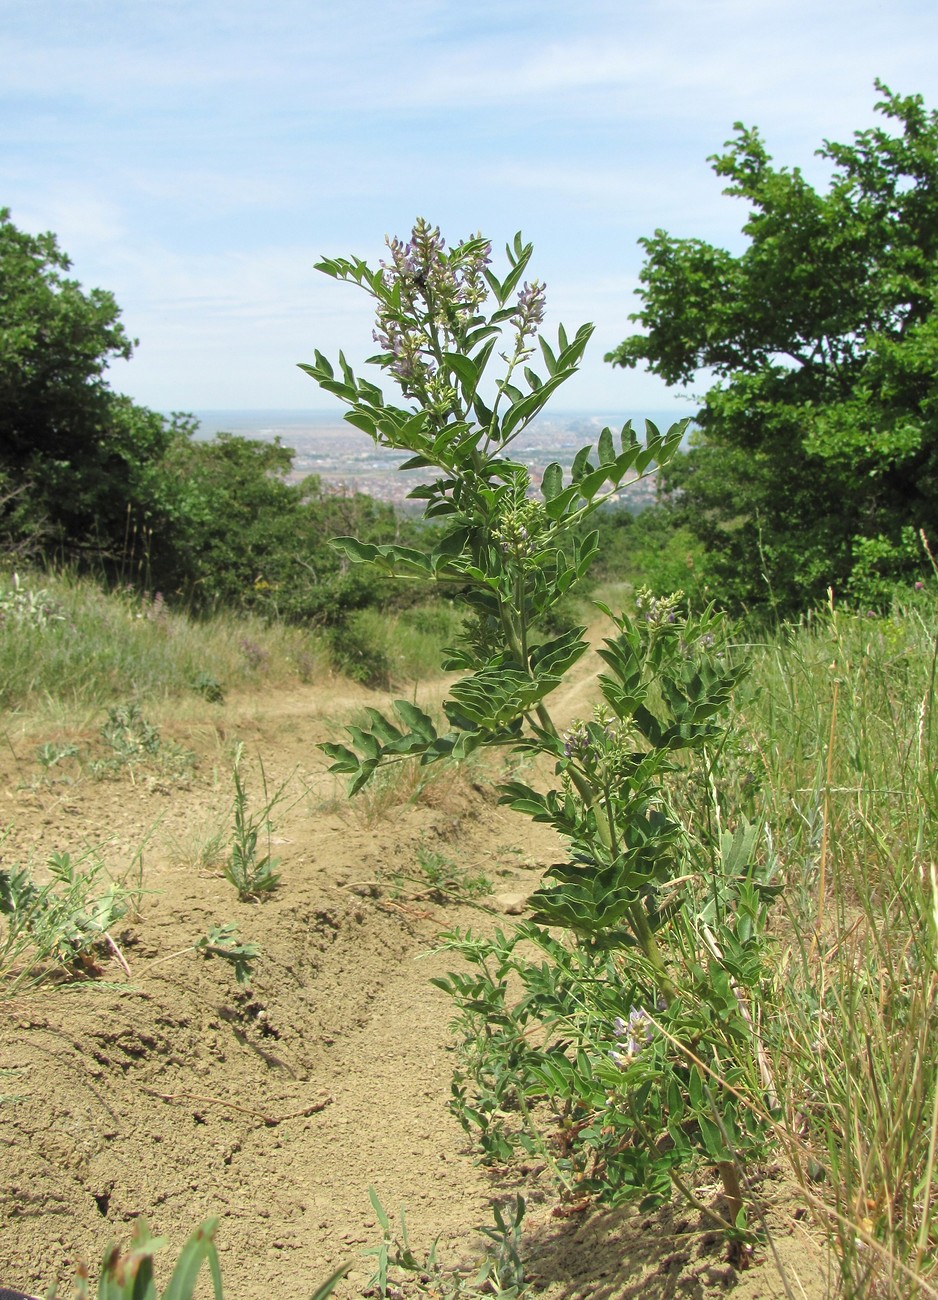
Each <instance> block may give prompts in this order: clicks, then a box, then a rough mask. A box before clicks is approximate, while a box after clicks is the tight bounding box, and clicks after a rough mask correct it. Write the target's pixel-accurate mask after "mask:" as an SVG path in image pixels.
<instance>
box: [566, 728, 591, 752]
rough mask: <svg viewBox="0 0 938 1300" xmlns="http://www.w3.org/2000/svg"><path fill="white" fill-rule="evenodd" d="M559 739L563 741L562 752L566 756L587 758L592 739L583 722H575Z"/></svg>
mask: <svg viewBox="0 0 938 1300" xmlns="http://www.w3.org/2000/svg"><path fill="white" fill-rule="evenodd" d="M560 739H561V740H562V741H563V752H564V754H565V755H566V756H567V758H587V757H589V755H590V753H591V751H592V741H591V739H590V733H589V731H588V730H587V727H586V723H585V722H582V721H580V722H575V723H574V724H573V726H572V727H571V728H570V729H569V731H565V732H564V733H563V734H562V735H561V737H560Z"/></svg>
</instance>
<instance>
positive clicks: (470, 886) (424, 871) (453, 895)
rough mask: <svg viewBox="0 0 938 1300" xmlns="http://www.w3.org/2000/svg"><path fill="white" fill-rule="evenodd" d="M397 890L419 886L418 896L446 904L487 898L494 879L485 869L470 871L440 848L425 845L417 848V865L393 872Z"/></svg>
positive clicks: (401, 891)
mask: <svg viewBox="0 0 938 1300" xmlns="http://www.w3.org/2000/svg"><path fill="white" fill-rule="evenodd" d="M391 883H392V885H393V887H394V890H395V893H397V894H400V893H403V892H404V891H405V888H409V889H410V890H411V891H412V890H413V887H414V886H416V889H417V894H416V896H417V897H419V898H432V899H435V900H436V901H437V902H441V903H445V902H452V901H459V900H462V899H466V900H469V901H472V900H476V899H480V898H485V897H486V896H487V895H488V894H491V892H492V882H491V880H490V879H489V878H488V876H487V875H485V873H484V872H482V871H476V872H473V871H470V870H469V869H468V868H466V867H462V866H460V865H459V864H458V863H456V862H454V861H453V860H452V858H448V857H446V855H445V854H443V853H440V851H439V850H438V849H431V848H428V846H427V845H426V844H420V845H418V847H417V865H416V868H415V869H414V870H413V871H411V872H406V871H395V872H393V873H392V875H391Z"/></svg>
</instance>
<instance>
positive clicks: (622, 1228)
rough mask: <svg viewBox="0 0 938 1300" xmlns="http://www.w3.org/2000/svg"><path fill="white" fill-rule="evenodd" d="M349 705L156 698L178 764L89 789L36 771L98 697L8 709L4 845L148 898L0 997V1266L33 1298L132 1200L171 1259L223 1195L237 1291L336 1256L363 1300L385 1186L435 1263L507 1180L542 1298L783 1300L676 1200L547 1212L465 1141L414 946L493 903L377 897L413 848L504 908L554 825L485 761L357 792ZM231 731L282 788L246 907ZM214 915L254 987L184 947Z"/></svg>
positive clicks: (460, 1247) (483, 1215)
mask: <svg viewBox="0 0 938 1300" xmlns="http://www.w3.org/2000/svg"><path fill="white" fill-rule="evenodd" d="M366 703H370V704H379V705H380V703H381V700H380V698H377V697H374V696H372V695H371V694H370V693H366V692H364V691H359V690H357V689H356V688H354V687H349V686H348V685H347V684H344V683H342V682H339V681H332V682H327V683H323V684H321V685H319V686H316V685H311V686H309V687H304V688H302V689H299V690H296V689H293V690H290V691H279V692H277V691H265V692H263V693H259V694H257V695H255V696H253V697H243V698H240V699H230V700H229V701H227V702H225V703H223V704H219V705H209V704H207V703H201V702H200V703H198V704H197V705H195V706H194V708H193V711H192V713H191V714H189V715H188V716H187V717H186V719H185V721H184V722H181V721H179V720H178V715H177V720H176V721H173V719H172V718H171V717H169V716H167V717H166V718H165V719H160V717H159V716H155V717H153V718H152V720H153V721H154V722H157V723H159V724H160V727H161V734H162V737H163V741H164V745H165V744H167V743H168V742H169V741H175V742H177V743H178V744H179V745H181V746H184V747H186V748H188V749H190V750H192V751H193V752H194V753H195V755H196V758H197V765H196V766H195V768H194V770H192V771H191V772H190V773H189V774H188V776H186V775H185V773H183V777H184V779H181V780H180V779H179V776H180V773H179V772H178V771H175V770H172V764H171V765H170V770H157V768H156V766H154V765H153V764H150V765H147V764H143V765H141V766H139V767H137V768H136V769H132V768H126V767H125V768H123V769H121V770H118V771H117V772H115V773H114V774H113V776H112V777H111V779H107V780H100V779H93V778H92V777H91V776H90V775H89V774H88V772H87V770H85V771H81V770H80V769H79V768H78V766H77V763H76V761H75V760H74V759H72V760H63V762H61V763H58V764H56V765H55V766H53V767H50V768H49V769H48V770H45V769H43V768H42V767H41V766H40V765H39V764H38V763H37V762H36V759H35V753H36V749H37V747H38V746H40V745H41V744H43V743H45V742H50V741H51V742H53V743H56V744H60V743H64V742H66V741H67V742H71V743H75V744H77V745H79V746H80V747H93V744H94V743H95V742H96V737H97V734H98V728H99V727H100V722H101V718H100V717H99V718H97V719H89V723H88V727H87V729H86V730H83V731H79V732H76V731H75V730H74V728H67V727H53V726H51V725H48V726H46V727H45V728H44V729H42V730H41V731H40V730H37V729H36V726H35V724H33V725H32V726H31V727H30V728H27V727H26V725H25V724H23V723H22V722H18V721H17V720H16V719H13V720H10V719H7V720H6V722H5V724H4V729H5V731H6V736H5V739H4V743H3V745H2V747H0V827H3V826H8V827H9V832H8V835H7V838H6V840H5V841H4V842H3V843H2V845H0V860H2V862H3V863H4V865H10V864H11V863H13V862H18V863H20V864H25V863H31V864H33V865H37V864H39V863H41V862H43V861H44V860H45V858H46V856H47V855H48V854H49V853H50V852H52V851H60V852H61V851H65V850H68V851H70V852H72V853H73V854H74V853H76V852H78V851H79V850H81V849H82V848H83V847H85V846H88V847H92V848H94V849H95V850H96V851H97V852H98V853H99V854H100V855H101V856H102V857H103V859H104V861H105V862H106V863H107V865H108V868H109V870H110V871H112V872H113V873H114V875H116V876H118V877H122V876H124V875H125V874H127V873H128V872H129V873H130V879H131V880H136V879H137V876H138V874H140V876H141V879H142V886H143V889H144V891H145V892H144V893H143V895H142V899H141V903H140V909H139V915H137V916H135V917H134V918H133V919H132V920H125V921H124V922H122V923H121V925H120V927H119V931H118V933H116V934H115V939H116V940H117V942H118V944H119V946H120V949H121V952H122V953H123V956H124V958H125V960H126V963H127V966H128V967H129V977H128V975H127V973H126V972H125V971H124V970H123V969H122V968H121V966H120V964H119V963H118V961H117V960H116V958H112V959H110V960H103V961H102V966H101V970H100V972H99V973H98V975H97V978H94V979H92V980H90V981H88V982H85V983H83V984H79V985H71V986H64V985H63V986H59V987H48V986H47V987H45V988H43V989H41V990H37V991H32V992H29V993H25V994H21V995H19V996H17V997H16V998H15V999H13V1000H12V1002H11V1001H10V1000H7V1001H5V1002H0V1285H6V1286H9V1287H18V1288H21V1289H24V1290H26V1291H32V1292H35V1293H37V1294H38V1293H41V1292H42V1291H44V1289H45V1288H46V1287H47V1286H49V1284H50V1283H51V1282H52V1281H53V1280H55V1279H57V1278H62V1279H68V1278H71V1276H72V1275H73V1273H72V1269H73V1265H74V1261H75V1260H76V1259H79V1258H85V1259H88V1260H91V1261H93V1262H94V1263H95V1264H96V1263H97V1260H98V1259H99V1257H100V1255H101V1252H102V1251H103V1249H104V1246H105V1245H106V1244H107V1243H108V1241H109V1240H111V1239H112V1238H115V1237H116V1238H118V1239H119V1240H122V1241H126V1240H127V1238H128V1236H129V1231H130V1226H131V1224H132V1222H133V1220H134V1219H135V1218H136V1216H138V1215H140V1214H145V1215H146V1217H147V1220H148V1222H149V1224H150V1226H151V1228H152V1230H153V1231H154V1232H157V1233H159V1234H160V1235H163V1236H165V1237H167V1238H168V1239H169V1241H170V1243H171V1246H172V1250H171V1251H168V1252H167V1258H168V1257H169V1255H170V1254H172V1255H173V1257H174V1256H175V1253H176V1251H177V1250H178V1248H179V1246H180V1245H181V1244H182V1242H183V1240H184V1239H185V1237H186V1236H187V1235H188V1234H189V1232H190V1231H191V1230H192V1229H193V1227H194V1226H195V1225H196V1224H197V1223H198V1222H199V1221H200V1220H202V1219H203V1218H204V1217H205V1216H208V1215H217V1216H218V1217H219V1218H220V1227H219V1232H218V1244H219V1249H220V1253H221V1258H222V1271H223V1276H224V1279H225V1284H226V1294H228V1295H230V1296H231V1297H232V1298H234V1297H237V1298H238V1300H262V1298H265V1297H278V1298H281V1300H299V1298H300V1297H308V1296H310V1295H311V1293H312V1291H313V1290H314V1289H315V1287H316V1285H317V1284H318V1283H319V1282H320V1281H322V1280H323V1278H324V1277H325V1276H327V1275H328V1274H329V1273H330V1272H331V1270H332V1269H333V1268H335V1267H337V1266H338V1265H339V1264H341V1263H342V1262H343V1261H345V1260H348V1259H353V1260H354V1261H355V1263H354V1266H353V1270H352V1272H351V1273H350V1274H349V1276H348V1279H347V1280H346V1282H344V1283H342V1284H340V1286H339V1288H338V1291H337V1293H336V1294H337V1295H338V1296H340V1297H353V1296H362V1295H365V1294H366V1293H367V1284H368V1279H369V1277H370V1275H371V1272H372V1261H371V1260H369V1259H367V1258H362V1255H361V1251H362V1250H363V1249H364V1248H366V1247H368V1246H369V1245H375V1244H377V1242H378V1240H379V1239H380V1233H379V1230H378V1228H377V1226H376V1223H375V1216H374V1212H373V1210H372V1207H371V1204H370V1202H369V1199H368V1188H369V1186H373V1187H374V1188H375V1189H376V1190H377V1193H378V1195H379V1196H380V1199H381V1201H382V1202H383V1204H384V1205H385V1206H386V1207H388V1208H389V1210H391V1211H392V1213H396V1212H397V1211H398V1210H399V1208H400V1207H401V1206H402V1205H403V1206H406V1209H407V1218H408V1225H409V1228H410V1233H411V1240H412V1243H413V1244H414V1245H415V1247H416V1248H418V1249H421V1250H425V1249H426V1248H427V1247H428V1246H429V1245H430V1243H431V1242H432V1240H433V1238H434V1237H436V1236H437V1235H439V1236H440V1243H439V1254H440V1256H441V1258H442V1259H443V1260H445V1261H452V1263H453V1264H457V1263H459V1262H465V1261H469V1260H471V1259H472V1258H473V1257H476V1256H477V1255H478V1250H479V1237H478V1234H477V1232H476V1231H475V1229H476V1228H477V1226H478V1225H482V1224H487V1223H491V1213H490V1209H489V1204H490V1202H491V1200H492V1199H493V1198H494V1199H496V1200H500V1201H503V1202H509V1201H511V1200H513V1198H514V1196H515V1194H516V1193H517V1192H518V1191H520V1192H522V1194H523V1195H524V1196H525V1197H526V1199H527V1202H528V1214H527V1218H526V1221H525V1234H524V1251H523V1253H524V1257H525V1260H526V1264H527V1269H528V1276H529V1277H530V1278H531V1279H533V1280H534V1281H535V1283H536V1286H537V1293H538V1294H540V1295H542V1296H543V1297H544V1298H545V1300H581V1298H582V1300H585V1298H586V1297H596V1298H597V1300H607V1298H608V1300H613V1298H620V1297H621V1298H624V1297H633V1296H634V1297H638V1296H651V1297H670V1296H681V1297H701V1298H710V1297H715V1296H718V1295H723V1294H726V1293H727V1292H728V1291H732V1292H733V1293H734V1295H735V1296H738V1297H739V1298H740V1300H756V1298H757V1297H770V1296H780V1295H785V1294H786V1289H785V1285H784V1284H783V1281H782V1278H781V1274H780V1271H779V1268H778V1265H777V1263H776V1261H775V1258H774V1256H773V1252H772V1251H771V1250H769V1249H766V1250H765V1251H764V1252H763V1253H762V1254H761V1255H760V1256H759V1258H757V1260H756V1262H755V1264H754V1266H753V1267H751V1268H750V1269H748V1270H747V1271H746V1272H744V1273H741V1274H739V1273H737V1272H735V1270H734V1269H732V1268H731V1267H730V1266H729V1265H727V1264H726V1263H725V1260H724V1252H722V1251H721V1247H720V1244H719V1242H715V1241H714V1239H713V1237H712V1235H710V1234H708V1233H707V1231H706V1229H705V1226H704V1225H703V1224H701V1222H700V1221H699V1220H698V1218H697V1216H696V1215H695V1214H690V1213H688V1212H687V1211H686V1210H685V1209H684V1208H683V1207H681V1206H677V1205H675V1206H672V1207H666V1208H665V1209H664V1210H662V1211H661V1212H659V1213H656V1214H653V1215H647V1214H644V1215H643V1214H640V1213H638V1212H637V1211H635V1210H617V1211H610V1210H607V1209H603V1208H601V1207H595V1208H586V1209H585V1210H582V1211H580V1212H578V1213H574V1214H568V1213H566V1212H565V1210H564V1207H562V1206H561V1205H560V1204H559V1202H558V1200H557V1197H556V1195H555V1194H554V1192H553V1190H552V1188H551V1187H550V1186H549V1184H548V1183H546V1182H545V1181H544V1179H543V1176H540V1175H538V1174H537V1171H531V1170H527V1171H526V1170H525V1169H524V1168H522V1167H518V1168H509V1169H505V1170H501V1171H497V1172H492V1171H490V1170H486V1169H483V1168H481V1167H479V1166H477V1165H476V1164H475V1163H474V1162H473V1159H472V1153H471V1152H470V1151H468V1150H467V1148H466V1141H465V1137H464V1135H463V1133H462V1130H461V1129H460V1128H459V1126H458V1125H457V1123H456V1121H455V1120H454V1119H453V1118H452V1117H451V1116H450V1115H449V1113H448V1112H447V1108H446V1102H447V1098H448V1095H449V1080H450V1074H451V1069H452V1056H451V1054H450V1050H449V1049H450V1046H451V1034H450V1032H449V1027H448V1026H449V1021H450V1018H451V1014H452V1011H451V1007H450V1005H449V1003H448V1001H447V999H446V998H445V996H444V995H443V994H442V993H440V992H438V991H437V990H435V989H434V988H433V987H432V986H431V985H430V984H429V983H428V981H429V978H430V976H431V975H433V974H435V973H443V972H445V971H446V970H447V969H448V967H449V965H451V963H452V958H449V957H447V956H446V955H445V954H444V955H440V954H436V955H434V954H433V952H432V949H433V946H434V941H435V939H436V937H437V936H438V935H439V933H440V932H441V930H443V929H445V928H447V927H450V926H453V925H459V924H467V923H469V922H471V923H473V924H475V925H477V926H478V925H479V924H480V923H481V924H486V923H488V924H491V921H486V919H485V918H484V917H482V919H481V922H480V913H479V912H478V911H470V910H469V909H468V908H467V907H466V906H464V905H459V904H453V903H446V902H441V901H439V900H436V899H434V898H432V897H430V896H424V895H422V894H421V892H420V890H419V889H418V887H417V886H416V885H407V884H405V885H404V886H403V892H402V893H398V892H397V891H396V890H395V887H394V876H395V873H404V874H410V873H412V872H413V869H414V863H415V860H416V854H417V851H418V848H419V847H420V846H421V845H423V846H425V847H426V849H427V850H428V851H431V852H438V853H441V854H443V855H444V856H445V857H447V858H449V859H451V860H452V861H454V862H456V863H458V864H459V865H460V866H463V867H467V868H471V869H472V870H474V871H475V870H480V871H484V872H485V873H486V874H487V875H488V876H490V877H491V878H492V880H493V881H494V884H495V896H494V900H493V906H494V907H495V908H496V910H499V909H500V910H501V911H502V912H503V913H505V912H507V913H510V912H512V911H513V910H514V908H515V904H516V901H517V896H518V895H522V896H523V895H525V894H527V893H528V892H530V890H532V889H533V888H534V887H535V885H536V883H537V881H538V879H539V875H540V872H541V871H542V869H543V867H544V866H545V865H546V863H547V862H549V861H550V860H552V857H553V854H554V852H555V846H554V845H553V844H552V842H551V841H550V838H549V836H548V835H547V833H546V832H543V831H539V830H538V829H537V828H532V826H531V825H530V824H529V823H527V822H526V821H524V820H523V819H520V818H518V817H516V816H515V815H514V814H512V813H510V812H507V811H505V810H504V809H500V808H498V807H497V805H496V804H495V802H494V800H493V798H492V796H491V792H490V788H488V782H487V781H486V780H485V779H483V778H480V776H479V775H478V773H476V775H475V777H474V778H469V777H466V776H465V775H461V776H459V775H456V774H445V775H441V776H440V777H439V778H438V779H437V780H435V781H433V782H432V783H430V784H429V785H427V786H426V787H425V788H424V789H423V790H422V791H419V792H417V793H416V795H415V792H414V790H413V788H412V787H411V786H406V785H405V784H399V785H398V786H397V788H396V789H393V790H388V791H386V792H384V793H383V794H380V795H368V796H365V797H360V798H359V799H358V800H357V801H355V802H354V803H349V802H348V800H347V799H346V798H345V794H344V790H343V788H342V787H341V786H340V785H337V784H336V782H335V781H334V780H333V778H332V777H330V776H329V775H328V773H327V772H326V771H325V760H324V759H323V757H322V755H321V754H319V753H318V751H317V750H316V748H315V746H316V743H317V742H319V741H322V740H325V739H338V738H340V730H341V722H342V720H343V719H345V718H347V717H348V716H350V714H351V713H352V712H353V711H354V710H355V709H356V708H359V707H361V706H362V705H363V704H366ZM238 741H240V742H242V743H243V745H244V754H245V766H244V773H245V779H246V782H247V785H248V789H249V791H250V792H251V794H252V796H257V795H258V793H259V790H260V776H259V771H258V767H257V762H258V759H260V760H262V762H263V765H264V770H265V772H266V777H267V782H268V786H269V787H270V788H271V789H276V788H278V787H279V786H280V784H281V783H284V782H285V783H286V790H285V793H286V794H287V795H289V799H288V801H287V803H285V804H284V805H283V806H282V808H281V809H280V811H279V812H278V813H277V814H275V834H276V840H277V843H276V849H275V852H276V853H277V854H279V855H280V858H281V862H280V871H281V876H282V879H281V885H280V888H279V889H277V890H276V891H275V892H274V893H273V894H271V895H270V896H269V897H268V898H267V899H266V901H263V902H258V903H241V902H239V901H238V900H237V897H236V894H235V892H234V890H233V889H232V887H231V885H230V884H229V883H228V882H227V881H226V880H225V879H224V878H223V877H222V876H221V874H220V871H219V868H218V856H217V852H218V847H219V844H220V845H221V848H222V850H223V851H224V849H226V848H227V843H228V839H227V837H228V836H229V834H230V826H231V800H232V789H231V779H230V773H231V755H232V747H233V745H234V744H235V743H236V742H238ZM183 766H184V765H183ZM408 794H410V795H412V796H414V795H415V797H413V798H411V799H410V800H409V801H408V799H407V796H408ZM255 802H256V799H255ZM290 804H292V807H290V806H289V805H290ZM213 841H214V843H213ZM213 850H214V860H213ZM395 894H397V896H395ZM226 922H234V923H236V924H237V926H238V927H239V929H240V933H241V935H242V937H243V938H244V939H245V940H251V941H254V942H256V943H257V944H259V945H260V948H261V955H260V957H259V959H258V960H257V962H256V965H255V971H254V976H253V977H252V979H251V981H250V984H249V985H247V986H243V985H239V984H237V983H236V981H235V979H234V977H233V974H232V971H231V968H230V967H229V965H228V964H227V963H226V962H224V961H222V960H219V959H217V958H213V959H211V960H207V959H206V958H205V957H204V956H203V955H201V954H200V953H198V952H196V951H194V950H193V948H192V945H193V944H194V943H195V942H196V940H198V938H199V937H200V936H202V935H204V934H205V933H206V932H207V930H208V929H209V927H210V926H212V925H216V924H222V923H226ZM499 922H500V923H501V924H506V923H510V917H509V918H506V917H505V916H501V917H500V918H499ZM763 1192H764V1195H765V1198H766V1207H767V1208H766V1212H767V1217H768V1222H769V1224H770V1226H771V1229H772V1238H773V1241H774V1247H775V1250H776V1251H777V1252H778V1255H779V1256H780V1257H781V1260H782V1263H783V1266H784V1270H785V1272H786V1274H787V1276H788V1286H789V1288H790V1290H789V1291H788V1292H787V1293H788V1294H791V1295H795V1296H799V1297H819V1296H823V1295H826V1294H828V1288H827V1286H826V1284H825V1275H824V1267H823V1256H822V1254H821V1252H820V1250H819V1249H818V1247H817V1245H816V1244H815V1243H814V1242H813V1241H812V1239H811V1237H810V1235H808V1232H807V1228H806V1225H805V1224H804V1223H803V1222H801V1221H800V1219H799V1218H798V1217H797V1215H796V1211H795V1201H794V1199H793V1197H792V1194H791V1189H790V1188H788V1187H787V1186H786V1184H785V1182H784V1180H783V1179H782V1178H780V1176H778V1171H768V1176H767V1177H766V1180H765V1182H764V1185H763ZM205 1294H206V1295H207V1294H209V1292H208V1290H206V1291H205Z"/></svg>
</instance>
